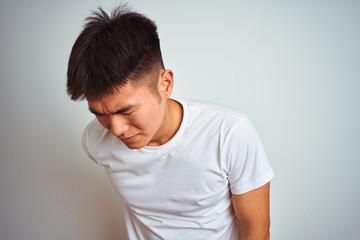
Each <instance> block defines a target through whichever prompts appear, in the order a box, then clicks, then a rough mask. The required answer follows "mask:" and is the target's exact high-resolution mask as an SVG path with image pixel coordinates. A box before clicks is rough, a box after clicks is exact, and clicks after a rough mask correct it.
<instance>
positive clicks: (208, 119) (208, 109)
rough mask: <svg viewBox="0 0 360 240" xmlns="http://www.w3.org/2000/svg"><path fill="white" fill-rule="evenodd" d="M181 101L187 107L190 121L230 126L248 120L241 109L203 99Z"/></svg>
mask: <svg viewBox="0 0 360 240" xmlns="http://www.w3.org/2000/svg"><path fill="white" fill-rule="evenodd" d="M182 103H183V105H186V106H187V107H188V112H189V118H190V122H192V121H193V122H196V121H201V122H202V123H203V124H210V125H213V124H218V125H219V124H220V125H225V126H227V127H232V126H234V125H238V124H241V123H246V122H248V121H249V120H248V118H247V116H246V115H245V114H244V113H242V112H241V111H239V110H237V109H234V108H231V107H228V106H225V105H222V104H218V103H214V102H209V101H203V100H184V101H182Z"/></svg>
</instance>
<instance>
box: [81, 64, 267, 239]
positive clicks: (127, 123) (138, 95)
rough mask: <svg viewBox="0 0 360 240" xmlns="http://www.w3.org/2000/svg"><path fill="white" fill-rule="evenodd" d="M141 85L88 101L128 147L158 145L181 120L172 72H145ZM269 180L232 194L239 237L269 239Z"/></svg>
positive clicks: (90, 106) (129, 85)
mask: <svg viewBox="0 0 360 240" xmlns="http://www.w3.org/2000/svg"><path fill="white" fill-rule="evenodd" d="M153 77H155V78H157V81H158V84H157V89H156V90H157V91H158V94H156V93H154V89H150V88H149V84H148V83H149V80H151V79H150V78H153ZM146 78H148V79H144V81H143V82H144V83H143V84H138V85H134V84H131V83H128V84H126V85H125V86H123V87H121V88H118V89H116V91H115V92H114V93H113V94H109V95H107V96H104V97H103V98H101V99H100V100H96V101H88V105H89V110H90V111H91V112H92V113H94V114H95V115H96V118H97V119H98V121H99V122H100V123H101V124H102V125H103V126H104V127H105V128H106V129H108V130H110V131H111V132H112V134H113V135H115V136H116V137H118V138H120V139H121V140H122V141H123V142H124V144H125V145H126V146H127V147H128V148H130V149H139V148H142V147H144V146H160V145H163V144H165V143H166V142H168V141H169V140H170V139H171V138H172V137H173V136H174V135H175V134H176V132H177V130H178V129H179V127H180V124H181V121H182V114H183V112H182V106H181V104H179V103H178V102H176V101H174V100H172V99H170V98H169V97H170V95H171V93H172V90H173V86H174V79H173V72H172V71H171V70H160V71H159V74H155V75H154V74H149V75H148V76H146ZM269 189H270V185H269V183H268V184H266V185H264V186H263V187H260V188H258V189H255V190H253V191H250V192H248V193H245V194H241V195H233V196H232V202H233V206H234V209H235V213H236V215H237V217H238V219H239V220H240V223H241V224H240V225H241V229H240V231H241V240H268V239H269V226H270V217H269V191H270V190H269Z"/></svg>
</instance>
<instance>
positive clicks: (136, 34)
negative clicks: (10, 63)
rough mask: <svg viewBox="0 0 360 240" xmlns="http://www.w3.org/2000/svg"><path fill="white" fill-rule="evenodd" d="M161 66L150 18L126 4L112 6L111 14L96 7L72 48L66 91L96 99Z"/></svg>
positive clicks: (76, 98) (76, 96)
mask: <svg viewBox="0 0 360 240" xmlns="http://www.w3.org/2000/svg"><path fill="white" fill-rule="evenodd" d="M161 68H164V63H163V60H162V56H161V50H160V41H159V36H158V33H157V27H156V25H155V23H154V22H153V21H151V20H150V19H149V18H147V17H145V16H144V15H141V14H139V13H136V12H132V11H129V10H128V9H127V7H126V6H119V7H117V8H115V9H114V10H113V11H112V13H111V16H109V15H108V14H107V13H106V12H105V11H104V10H103V9H102V8H100V7H99V9H98V11H93V12H92V15H91V16H89V17H87V18H86V23H85V25H84V29H83V31H82V32H81V33H80V35H79V36H78V38H77V39H76V41H75V43H74V46H73V47H72V50H71V54H70V58H69V63H68V71H67V93H68V94H69V95H70V97H71V99H72V100H83V99H87V100H97V99H100V98H101V97H103V96H105V95H108V94H111V93H113V92H114V91H115V89H116V88H118V87H122V86H124V85H125V84H127V83H128V81H130V82H131V83H135V84H136V83H139V81H142V77H143V76H144V75H145V74H147V73H150V72H151V71H159V70H160V69H161ZM153 81H157V78H154V79H153ZM154 85H155V86H156V85H157V84H156V83H150V84H149V86H154Z"/></svg>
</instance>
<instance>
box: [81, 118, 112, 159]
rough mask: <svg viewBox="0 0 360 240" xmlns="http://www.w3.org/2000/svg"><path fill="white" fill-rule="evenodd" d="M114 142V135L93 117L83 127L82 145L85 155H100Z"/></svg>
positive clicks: (91, 156)
mask: <svg viewBox="0 0 360 240" xmlns="http://www.w3.org/2000/svg"><path fill="white" fill-rule="evenodd" d="M113 142H114V136H113V135H112V134H111V133H110V132H109V131H108V130H107V129H106V128H104V127H103V126H102V125H101V124H100V123H99V122H98V120H97V119H96V118H95V119H94V120H92V121H91V122H90V123H89V124H88V125H87V126H86V127H85V129H84V132H83V135H82V147H83V149H84V151H85V152H86V153H87V155H88V156H89V157H90V158H92V159H94V160H95V158H97V155H99V154H100V155H102V152H103V151H107V149H108V148H109V147H110V146H111V145H112V143H113Z"/></svg>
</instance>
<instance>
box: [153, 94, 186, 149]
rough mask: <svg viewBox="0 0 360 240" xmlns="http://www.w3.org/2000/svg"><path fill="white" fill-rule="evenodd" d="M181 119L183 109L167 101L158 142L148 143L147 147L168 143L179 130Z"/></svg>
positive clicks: (171, 101) (176, 103)
mask: <svg viewBox="0 0 360 240" xmlns="http://www.w3.org/2000/svg"><path fill="white" fill-rule="evenodd" d="M182 118H183V109H182V106H181V104H180V103H178V102H177V101H175V100H173V99H170V98H169V99H167V102H166V113H165V117H164V122H163V125H162V127H161V133H160V134H159V137H158V140H157V141H154V142H152V143H149V146H160V145H163V144H165V143H167V142H168V141H170V140H171V139H172V138H173V137H174V136H175V134H176V133H177V131H178V130H179V128H180V125H181V122H182Z"/></svg>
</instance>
